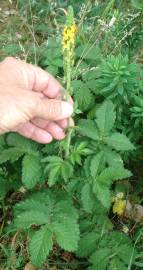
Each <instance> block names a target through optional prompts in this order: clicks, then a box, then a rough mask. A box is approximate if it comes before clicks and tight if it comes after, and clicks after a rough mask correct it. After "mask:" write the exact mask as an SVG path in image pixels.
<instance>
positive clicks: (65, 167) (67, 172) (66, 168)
mask: <svg viewBox="0 0 143 270" xmlns="http://www.w3.org/2000/svg"><path fill="white" fill-rule="evenodd" d="M72 173H73V166H72V165H71V164H70V163H69V162H68V161H63V163H62V166H61V175H62V177H63V178H64V180H65V182H67V180H68V179H69V177H71V175H72Z"/></svg>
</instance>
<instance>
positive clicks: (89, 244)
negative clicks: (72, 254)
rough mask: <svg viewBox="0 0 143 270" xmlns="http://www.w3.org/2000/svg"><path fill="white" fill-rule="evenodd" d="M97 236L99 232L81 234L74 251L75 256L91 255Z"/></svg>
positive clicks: (98, 236)
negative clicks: (76, 248)
mask: <svg viewBox="0 0 143 270" xmlns="http://www.w3.org/2000/svg"><path fill="white" fill-rule="evenodd" d="M99 238H100V234H99V233H97V232H94V231H93V232H89V233H86V234H84V235H82V237H81V238H80V241H79V245H78V250H77V252H76V254H77V256H78V257H87V256H89V255H91V254H92V253H93V252H94V251H95V248H96V246H97V243H98V240H99Z"/></svg>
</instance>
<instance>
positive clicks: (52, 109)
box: [35, 98, 73, 121]
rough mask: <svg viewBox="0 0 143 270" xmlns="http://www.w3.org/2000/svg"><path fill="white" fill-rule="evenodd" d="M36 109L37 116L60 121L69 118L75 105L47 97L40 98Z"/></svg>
mask: <svg viewBox="0 0 143 270" xmlns="http://www.w3.org/2000/svg"><path fill="white" fill-rule="evenodd" d="M35 110H36V113H35V117H40V118H43V119H46V120H52V121H58V120H62V119H65V118H69V117H70V116H71V115H72V113H73V106H72V105H71V104H70V103H68V102H65V101H61V100H56V99H47V98H46V99H40V100H39V104H38V106H37V107H36V109H35Z"/></svg>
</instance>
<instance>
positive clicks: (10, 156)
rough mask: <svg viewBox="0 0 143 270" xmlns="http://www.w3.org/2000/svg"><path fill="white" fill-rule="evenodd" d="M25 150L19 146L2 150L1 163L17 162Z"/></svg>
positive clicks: (0, 154)
mask: <svg viewBox="0 0 143 270" xmlns="http://www.w3.org/2000/svg"><path fill="white" fill-rule="evenodd" d="M24 153H25V152H24V151H23V150H22V149H19V148H17V147H10V148H8V149H4V150H2V152H1V153H0V164H2V163H5V162H7V161H11V162H15V161H16V160H18V159H19V158H20V157H21V156H23V155H24Z"/></svg>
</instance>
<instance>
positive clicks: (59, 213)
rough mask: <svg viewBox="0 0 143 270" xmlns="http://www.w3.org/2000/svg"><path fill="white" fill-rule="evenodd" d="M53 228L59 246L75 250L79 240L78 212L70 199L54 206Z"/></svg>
mask: <svg viewBox="0 0 143 270" xmlns="http://www.w3.org/2000/svg"><path fill="white" fill-rule="evenodd" d="M53 217H54V219H53V223H52V228H53V232H54V233H55V236H56V241H57V243H58V244H59V246H60V247H61V248H63V249H65V250H68V251H75V250H76V249H77V247H78V241H79V225H78V223H77V219H78V213H77V210H76V209H75V208H74V207H73V206H72V204H71V202H70V201H68V200H63V201H61V202H58V203H57V204H56V205H55V208H54V214H53Z"/></svg>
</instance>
